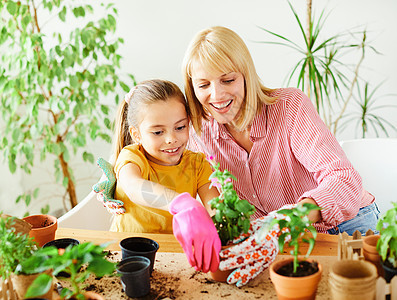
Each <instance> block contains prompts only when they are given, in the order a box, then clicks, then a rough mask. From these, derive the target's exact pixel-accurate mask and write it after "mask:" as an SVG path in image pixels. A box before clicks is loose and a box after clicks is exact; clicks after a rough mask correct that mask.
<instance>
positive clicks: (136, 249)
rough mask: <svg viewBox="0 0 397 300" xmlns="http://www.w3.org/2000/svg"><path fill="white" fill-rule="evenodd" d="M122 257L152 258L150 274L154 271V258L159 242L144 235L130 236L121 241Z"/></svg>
mask: <svg viewBox="0 0 397 300" xmlns="http://www.w3.org/2000/svg"><path fill="white" fill-rule="evenodd" d="M120 248H121V255H122V259H125V258H127V257H130V256H136V255H139V256H144V257H147V258H148V259H149V260H150V274H152V272H153V268H154V260H155V258H156V252H157V250H158V249H159V244H158V243H157V242H156V241H154V240H152V239H148V238H144V237H129V238H125V239H123V240H121V242H120Z"/></svg>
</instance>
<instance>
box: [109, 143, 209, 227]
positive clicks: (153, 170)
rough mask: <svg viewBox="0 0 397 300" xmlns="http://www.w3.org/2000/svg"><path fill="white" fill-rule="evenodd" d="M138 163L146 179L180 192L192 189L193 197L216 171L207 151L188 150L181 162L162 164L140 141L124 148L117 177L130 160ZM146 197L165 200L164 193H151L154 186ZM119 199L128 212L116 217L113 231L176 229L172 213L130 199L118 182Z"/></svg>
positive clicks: (151, 200) (118, 165)
mask: <svg viewBox="0 0 397 300" xmlns="http://www.w3.org/2000/svg"><path fill="white" fill-rule="evenodd" d="M128 163H133V164H136V165H137V166H138V167H139V168H140V170H141V175H142V178H143V179H147V180H149V181H152V182H156V183H159V184H161V185H163V186H165V187H167V188H169V189H171V190H174V191H176V192H178V193H183V192H188V193H189V194H190V195H191V196H192V197H193V198H196V196H197V190H198V189H199V188H200V187H201V186H203V185H204V184H206V183H208V182H209V176H210V175H211V173H212V170H211V166H210V164H209V163H208V161H207V160H206V159H205V156H204V154H202V153H196V152H192V151H190V150H185V151H184V152H183V155H182V159H181V161H180V163H179V164H178V165H175V166H162V165H158V164H156V163H153V162H151V161H148V160H147V158H146V157H145V154H144V150H143V148H142V146H140V145H129V146H126V147H124V148H123V150H121V152H120V155H119V156H118V158H117V161H116V165H115V168H114V170H115V173H116V178H117V180H118V179H119V172H120V169H121V168H122V167H123V166H124V165H126V164H128ZM145 190H146V192H144V195H143V196H144V198H145V199H146V200H147V201H148V202H149V203H153V204H155V203H156V202H160V203H161V202H162V201H165V200H164V198H163V197H164V196H162V195H160V196H154V195H153V194H151V193H150V186H148V187H147V188H145ZM115 199H117V200H121V201H123V202H124V208H125V210H126V212H125V214H122V215H117V216H115V217H114V219H113V222H112V226H111V228H110V230H111V231H119V232H146V233H172V215H171V214H170V213H169V212H168V211H165V210H161V209H156V208H151V207H148V206H143V205H138V204H135V203H134V202H133V199H131V200H132V201H131V200H130V199H129V198H128V197H127V195H126V194H125V193H124V191H123V189H122V188H121V186H120V185H119V184H116V191H115Z"/></svg>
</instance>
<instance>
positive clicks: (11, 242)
mask: <svg viewBox="0 0 397 300" xmlns="http://www.w3.org/2000/svg"><path fill="white" fill-rule="evenodd" d="M15 220H16V219H15V218H14V217H7V218H0V236H1V238H2V241H1V243H0V277H1V278H2V279H3V280H6V279H9V278H10V279H11V280H12V283H13V289H14V290H15V291H16V294H17V295H18V297H19V298H21V299H22V298H23V297H24V294H25V292H26V288H27V286H28V285H29V282H31V281H33V280H34V278H35V277H37V276H39V275H38V274H40V273H43V272H47V273H51V267H50V266H48V265H46V264H44V263H43V253H44V252H45V249H44V248H37V244H36V243H35V242H34V240H33V238H30V237H29V235H28V234H26V233H23V232H17V231H16V227H15ZM26 261H32V262H33V264H32V268H30V269H29V270H27V269H23V268H21V264H22V263H24V262H26ZM19 275H24V276H19ZM28 275H33V276H28ZM49 277H50V276H49ZM51 279H52V277H51ZM48 284H49V287H48V289H49V288H50V287H51V286H52V280H51V281H50V282H48ZM9 293H13V291H9ZM44 294H46V293H40V294H38V296H42V295H44Z"/></svg>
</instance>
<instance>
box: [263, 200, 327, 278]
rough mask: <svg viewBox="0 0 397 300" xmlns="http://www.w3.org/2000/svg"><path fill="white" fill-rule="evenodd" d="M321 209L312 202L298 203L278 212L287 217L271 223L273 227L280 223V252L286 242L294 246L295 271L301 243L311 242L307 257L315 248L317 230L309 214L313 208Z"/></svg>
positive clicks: (270, 226) (294, 271)
mask: <svg viewBox="0 0 397 300" xmlns="http://www.w3.org/2000/svg"><path fill="white" fill-rule="evenodd" d="M320 209H321V208H319V207H318V206H316V205H314V204H311V203H303V204H302V205H300V204H298V205H297V206H296V207H294V208H292V209H282V210H279V211H278V213H279V214H281V215H285V216H286V218H285V219H282V218H275V219H274V220H273V221H272V222H271V223H270V225H269V228H272V227H273V226H274V225H276V224H278V226H279V228H280V230H281V234H280V236H279V238H278V244H279V248H280V253H282V252H283V249H284V245H285V244H286V243H288V244H289V246H291V247H293V250H291V255H293V257H294V260H293V273H296V271H297V269H298V266H299V260H298V256H299V254H300V252H299V247H300V243H301V242H305V243H308V244H309V249H308V250H307V253H306V255H305V258H308V257H309V255H310V254H311V252H312V250H313V247H314V244H315V242H316V237H317V231H316V228H314V226H313V225H312V224H311V222H310V220H309V218H308V214H309V213H310V211H312V210H320ZM265 230H266V229H265ZM308 233H311V236H310V235H309V236H308Z"/></svg>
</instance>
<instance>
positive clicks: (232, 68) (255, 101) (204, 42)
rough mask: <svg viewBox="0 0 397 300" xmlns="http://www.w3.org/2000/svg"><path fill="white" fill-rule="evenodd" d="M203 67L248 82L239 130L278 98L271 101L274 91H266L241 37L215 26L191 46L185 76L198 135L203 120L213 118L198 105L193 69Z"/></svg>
mask: <svg viewBox="0 0 397 300" xmlns="http://www.w3.org/2000/svg"><path fill="white" fill-rule="evenodd" d="M193 63H199V64H200V65H201V66H202V67H203V68H205V69H206V70H207V71H208V72H210V73H215V72H221V73H222V74H225V73H229V72H239V73H241V74H242V75H243V77H244V81H245V101H243V104H242V107H241V113H240V114H239V116H238V118H237V120H234V121H233V125H234V126H235V127H236V129H238V130H243V129H244V128H246V127H247V126H249V125H250V124H251V122H252V120H253V119H254V117H255V116H256V115H257V114H258V113H259V112H260V110H261V107H262V104H263V103H265V104H273V103H274V102H275V101H276V100H277V98H275V97H271V96H269V95H270V92H271V91H273V89H269V88H267V87H265V86H264V85H263V84H262V82H261V80H260V78H259V76H258V74H257V73H256V70H255V66H254V62H253V60H252V57H251V54H250V53H249V50H248V48H247V46H246V44H245V43H244V41H243V40H242V39H241V37H240V36H239V35H237V34H236V33H235V32H234V31H232V30H230V29H228V28H225V27H221V26H215V27H210V28H208V29H204V30H202V31H200V32H199V33H198V34H197V35H196V36H195V37H194V38H193V40H192V41H191V42H190V45H189V47H188V49H187V51H186V53H185V57H184V60H183V65H182V73H183V77H184V83H185V94H186V98H187V101H188V104H189V109H190V112H191V117H192V119H191V121H192V125H193V127H194V129H195V130H196V132H197V133H199V134H200V133H201V122H202V119H205V120H208V118H209V115H208V113H207V112H206V111H205V110H204V108H203V106H202V105H201V103H200V102H199V101H198V99H197V97H196V95H195V93H194V89H193V83H192V65H193Z"/></svg>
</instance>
